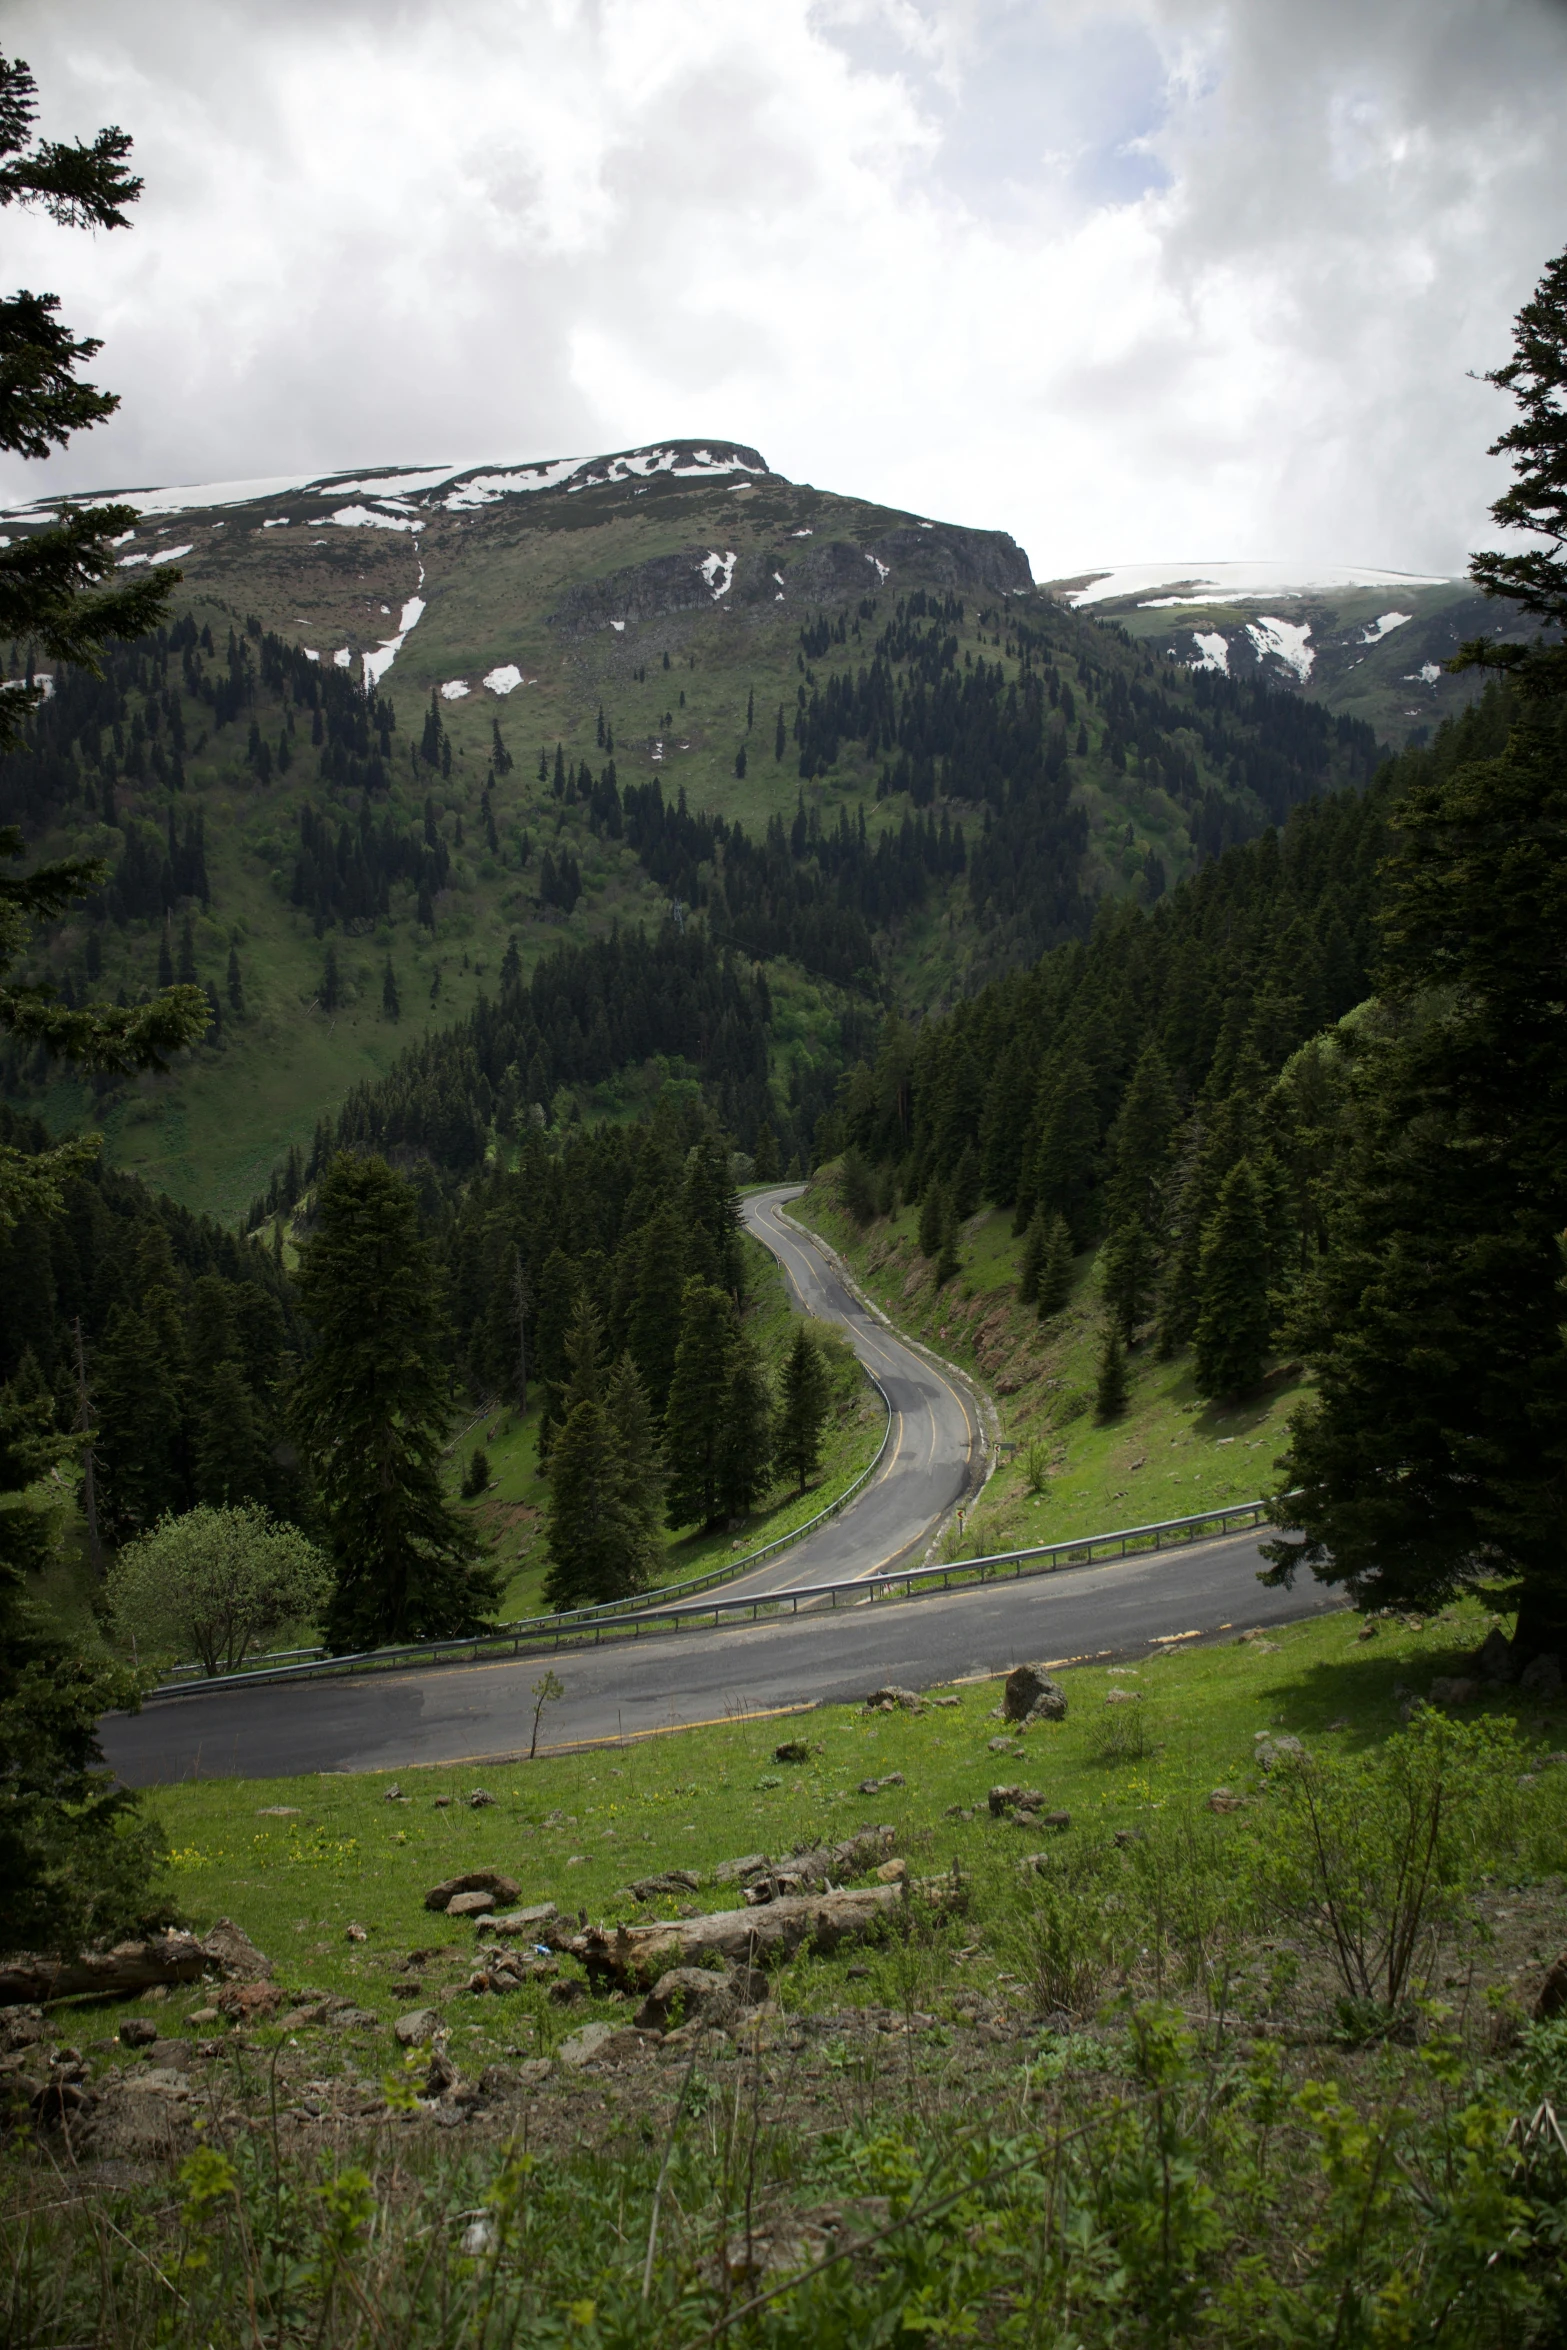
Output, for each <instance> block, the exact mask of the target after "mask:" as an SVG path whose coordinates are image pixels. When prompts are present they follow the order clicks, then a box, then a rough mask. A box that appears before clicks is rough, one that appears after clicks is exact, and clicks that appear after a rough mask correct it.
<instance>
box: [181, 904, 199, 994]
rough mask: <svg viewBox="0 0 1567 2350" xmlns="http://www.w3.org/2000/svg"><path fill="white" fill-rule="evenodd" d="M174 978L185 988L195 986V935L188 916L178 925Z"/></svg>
mask: <svg viewBox="0 0 1567 2350" xmlns="http://www.w3.org/2000/svg"><path fill="white" fill-rule="evenodd" d="M176 976H177V977H178V978H179V979H180V980H181V981H182V982H183V983H184V985H185V986H187V987H194V986H195V984H196V934H195V931H194V930H193V929H192V927H191V919H190V916H189V915H188V914H187V915H186V917H185V919H184V921H183V923H182V924H181V925H180V959H179V962H178V964H177V966H176Z"/></svg>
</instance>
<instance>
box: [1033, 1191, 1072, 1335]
mask: <svg viewBox="0 0 1567 2350" xmlns="http://www.w3.org/2000/svg"><path fill="white" fill-rule="evenodd" d="M1071 1294H1072V1235H1071V1233H1070V1232H1069V1231H1068V1230H1067V1226H1066V1218H1065V1217H1064V1216H1052V1217H1051V1218H1050V1220H1049V1222H1048V1224H1047V1226H1046V1228H1045V1239H1044V1249H1043V1253H1042V1254H1041V1257H1040V1260H1039V1292H1038V1304H1039V1319H1040V1320H1041V1322H1048V1321H1049V1320H1050V1318H1051V1316H1052V1315H1053V1314H1059V1313H1060V1311H1061V1308H1062V1307H1063V1306H1064V1305H1065V1304H1066V1302H1067V1300H1068V1299H1069V1298H1070V1296H1071Z"/></svg>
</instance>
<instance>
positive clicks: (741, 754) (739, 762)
mask: <svg viewBox="0 0 1567 2350" xmlns="http://www.w3.org/2000/svg"><path fill="white" fill-rule="evenodd" d="M735 773H736V775H737V776H739V777H740V779H741V781H742V782H743V781H744V779H745V745H744V743H742V744H741V745H740V748H739V749H738V750H737V751H736V753H735Z"/></svg>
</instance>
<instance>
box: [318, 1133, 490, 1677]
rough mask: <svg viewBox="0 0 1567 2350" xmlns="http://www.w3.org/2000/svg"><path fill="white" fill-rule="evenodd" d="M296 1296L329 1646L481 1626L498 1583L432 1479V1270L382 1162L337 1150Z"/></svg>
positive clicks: (439, 1398) (437, 1363)
mask: <svg viewBox="0 0 1567 2350" xmlns="http://www.w3.org/2000/svg"><path fill="white" fill-rule="evenodd" d="M297 1294H298V1298H299V1307H300V1312H301V1314H302V1316H303V1318H304V1320H305V1322H306V1323H307V1324H308V1325H309V1327H310V1328H311V1330H312V1331H313V1333H314V1337H315V1346H314V1350H313V1351H312V1352H311V1353H310V1354H308V1355H307V1356H306V1358H305V1361H304V1363H303V1366H302V1368H301V1370H300V1373H299V1376H298V1380H297V1383H296V1387H295V1393H294V1414H295V1424H296V1427H297V1429H298V1432H299V1436H300V1439H301V1443H302V1446H303V1449H304V1451H305V1453H306V1455H307V1457H308V1459H309V1461H310V1465H311V1467H312V1469H313V1471H314V1474H315V1480H316V1490H317V1493H318V1496H319V1500H320V1506H321V1511H322V1514H323V1516H324V1518H325V1520H326V1523H327V1526H328V1529H329V1531H330V1535H331V1549H332V1556H333V1561H334V1564H335V1568H336V1573H337V1590H336V1594H335V1596H334V1598H333V1602H332V1606H331V1609H330V1612H329V1618H328V1625H327V1637H328V1641H329V1644H330V1646H331V1647H332V1648H333V1649H334V1650H338V1651H341V1650H345V1649H356V1648H367V1647H372V1646H376V1645H379V1644H383V1643H387V1642H398V1641H406V1640H419V1639H440V1638H445V1637H452V1636H456V1635H458V1634H461V1633H464V1632H467V1631H470V1630H473V1629H475V1628H477V1627H478V1625H479V1624H480V1623H481V1621H482V1619H483V1615H484V1611H485V1610H486V1609H487V1608H489V1607H492V1606H493V1605H494V1603H495V1600H496V1599H497V1597H498V1596H499V1587H498V1584H497V1580H496V1577H495V1574H494V1571H493V1569H491V1568H490V1567H488V1566H480V1565H478V1564H477V1563H476V1562H477V1561H478V1559H479V1557H480V1555H481V1545H480V1544H479V1542H478V1541H477V1540H476V1539H475V1537H474V1535H473V1533H472V1531H471V1529H470V1528H469V1526H468V1525H467V1524H466V1523H465V1522H464V1521H463V1520H462V1519H460V1518H459V1517H458V1516H457V1515H456V1514H455V1513H454V1511H453V1510H452V1509H451V1508H450V1506H449V1505H448V1503H447V1500H446V1497H445V1495H444V1493H443V1492H442V1489H441V1471H440V1464H441V1446H442V1441H443V1439H444V1437H445V1433H446V1428H447V1424H448V1417H449V1406H448V1402H447V1375H446V1366H445V1362H444V1359H443V1345H444V1335H445V1333H444V1323H443V1320H442V1315H441V1309H440V1301H439V1295H438V1290H437V1281H436V1271H435V1264H434V1260H433V1257H432V1254H431V1250H430V1245H429V1242H428V1241H427V1240H426V1239H425V1238H424V1236H423V1234H422V1233H421V1232H420V1230H419V1210H418V1203H417V1201H416V1199H415V1197H414V1194H413V1192H412V1191H411V1190H410V1188H409V1186H408V1185H407V1184H406V1183H405V1182H404V1181H403V1180H402V1178H401V1177H400V1176H398V1175H395V1174H394V1173H393V1172H392V1170H391V1168H390V1167H388V1166H387V1165H386V1163H385V1161H384V1160H382V1159H377V1158H361V1157H359V1156H357V1155H355V1154H353V1153H351V1152H346V1151H345V1152H343V1153H341V1154H340V1155H339V1156H338V1157H337V1158H336V1159H334V1160H333V1162H332V1164H331V1166H330V1167H329V1168H328V1170H327V1172H326V1175H325V1176H324V1177H323V1179H322V1181H321V1184H320V1186H319V1188H318V1190H317V1193H316V1222H315V1228H314V1230H313V1232H312V1233H311V1235H310V1238H309V1239H308V1240H307V1241H306V1243H305V1246H304V1249H303V1251H302V1253H301V1257H300V1264H299V1272H298V1276H297Z"/></svg>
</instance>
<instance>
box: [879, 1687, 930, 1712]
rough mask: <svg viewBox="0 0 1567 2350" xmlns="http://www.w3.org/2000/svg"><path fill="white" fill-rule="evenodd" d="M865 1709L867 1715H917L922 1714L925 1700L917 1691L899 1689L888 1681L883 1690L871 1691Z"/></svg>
mask: <svg viewBox="0 0 1567 2350" xmlns="http://www.w3.org/2000/svg"><path fill="white" fill-rule="evenodd" d="M865 1707H866V1711H867V1712H868V1713H872V1712H875V1713H884V1714H890V1713H897V1712H899V1711H901V1712H903V1713H907V1714H918V1713H923V1712H924V1710H925V1700H924V1698H923V1697H921V1695H920V1693H919V1691H918V1690H917V1689H900V1688H899V1687H898V1684H897V1683H896V1682H895V1681H889V1682H888V1684H887V1686H886V1688H885V1689H873V1690H872V1691H871V1693H870V1695H869V1697H867V1699H866V1700H865Z"/></svg>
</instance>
